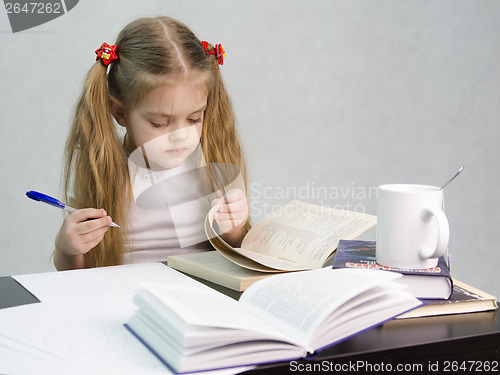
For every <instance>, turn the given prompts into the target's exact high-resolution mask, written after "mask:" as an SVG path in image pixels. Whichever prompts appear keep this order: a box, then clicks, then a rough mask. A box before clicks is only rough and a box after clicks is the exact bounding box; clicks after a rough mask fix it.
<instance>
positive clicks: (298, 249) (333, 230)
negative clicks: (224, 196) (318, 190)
mask: <svg viewBox="0 0 500 375" xmlns="http://www.w3.org/2000/svg"><path fill="white" fill-rule="evenodd" d="M217 209H218V206H215V207H213V208H212V210H210V212H209V214H208V215H207V220H206V221H205V230H206V233H207V236H208V238H209V239H210V242H211V243H212V244H213V245H214V247H215V248H216V249H217V250H218V251H219V252H221V254H222V255H224V256H225V257H227V258H228V259H229V260H231V261H233V262H235V263H236V264H238V265H240V266H242V267H245V268H249V269H253V270H257V271H261V272H273V271H274V272H276V271H278V270H283V271H300V270H306V269H314V268H321V267H322V265H323V264H324V263H325V262H326V260H327V259H328V258H329V257H330V256H331V254H332V253H333V251H334V250H335V249H336V248H337V245H338V242H339V240H340V239H351V238H355V237H357V236H359V235H360V234H361V233H363V232H364V231H366V230H367V229H369V228H370V227H372V226H373V225H375V223H376V220H377V219H376V217H375V216H373V215H367V214H363V213H358V212H350V211H343V210H336V209H331V208H327V207H321V206H317V205H313V204H309V203H305V202H300V201H292V202H290V203H288V204H286V205H285V206H283V207H280V208H279V209H277V210H275V211H273V213H271V214H270V215H268V216H266V217H265V218H264V219H262V220H261V221H259V222H258V223H257V224H256V225H255V226H253V228H252V229H250V231H249V232H248V233H247V235H246V236H245V238H244V239H243V242H242V244H241V248H233V247H231V246H230V245H229V244H227V243H226V242H224V241H223V240H222V239H221V238H220V237H218V236H217V234H216V231H215V229H214V228H213V215H214V213H215V212H216V211H217ZM236 254H239V255H240V256H239V257H238V256H237V255H236ZM242 258H243V259H242ZM244 258H246V259H244ZM262 265H264V266H265V267H262Z"/></svg>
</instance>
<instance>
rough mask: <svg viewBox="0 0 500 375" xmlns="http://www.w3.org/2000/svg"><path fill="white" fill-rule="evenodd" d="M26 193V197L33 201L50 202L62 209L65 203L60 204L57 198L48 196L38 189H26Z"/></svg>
mask: <svg viewBox="0 0 500 375" xmlns="http://www.w3.org/2000/svg"><path fill="white" fill-rule="evenodd" d="M26 195H27V196H28V198H31V199H33V200H35V201H39V202H44V203H47V204H50V205H52V206H55V207H59V208H62V209H64V208H65V207H66V205H64V204H62V203H61V202H60V201H59V200H58V199H56V198H52V197H49V196H48V195H45V194H42V193H39V192H38V191H33V190H31V191H28V192H27V193H26Z"/></svg>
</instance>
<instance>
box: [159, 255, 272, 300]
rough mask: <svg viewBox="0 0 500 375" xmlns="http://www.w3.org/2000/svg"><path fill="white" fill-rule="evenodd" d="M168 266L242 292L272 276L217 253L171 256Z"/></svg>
mask: <svg viewBox="0 0 500 375" xmlns="http://www.w3.org/2000/svg"><path fill="white" fill-rule="evenodd" d="M168 266H169V267H172V268H174V269H176V270H178V271H181V272H184V273H187V274H188V275H191V276H195V277H198V278H200V279H203V280H207V281H210V282H212V283H215V284H218V285H222V286H224V287H226V288H229V289H233V290H236V291H237V292H242V291H244V290H246V289H247V288H248V287H249V286H250V285H252V284H253V283H255V282H257V281H259V280H261V279H263V278H265V277H268V276H271V275H274V274H273V273H268V272H258V271H254V270H249V269H247V268H243V267H240V266H238V265H237V264H236V263H233V262H231V261H230V260H229V259H227V258H226V257H224V256H223V255H222V254H221V253H219V252H218V251H204V252H201V253H191V254H181V255H172V256H169V257H168Z"/></svg>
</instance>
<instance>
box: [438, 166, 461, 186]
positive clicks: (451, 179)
mask: <svg viewBox="0 0 500 375" xmlns="http://www.w3.org/2000/svg"><path fill="white" fill-rule="evenodd" d="M463 170H464V166H463V165H462V166H461V167H460V169H459V170H458V172H457V173H455V176H453V177H452V178H450V180H449V181H448V182H447V183H446V184H444V185H443V186H441V187H440V188H439V189H438V190H443V189H444V187H445V186H446V185H448V184H449V183H450V182H451V181H453V180H454V179H455V177H457V176H458V175H459V174H460V172H462V171H463Z"/></svg>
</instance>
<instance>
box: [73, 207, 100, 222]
mask: <svg viewBox="0 0 500 375" xmlns="http://www.w3.org/2000/svg"><path fill="white" fill-rule="evenodd" d="M106 215H107V213H106V211H105V210H103V209H97V208H83V209H81V210H76V211H75V212H73V213H71V215H69V216H68V218H70V217H71V219H72V220H73V221H74V222H75V223H81V222H83V221H86V220H89V219H99V218H101V217H104V216H106Z"/></svg>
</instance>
